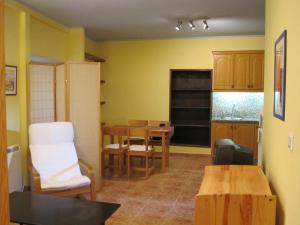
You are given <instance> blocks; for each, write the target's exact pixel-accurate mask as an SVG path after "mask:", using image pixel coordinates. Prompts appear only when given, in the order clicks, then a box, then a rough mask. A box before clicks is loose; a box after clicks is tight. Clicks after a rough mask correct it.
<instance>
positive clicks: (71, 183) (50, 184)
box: [41, 176, 91, 191]
mask: <svg viewBox="0 0 300 225" xmlns="http://www.w3.org/2000/svg"><path fill="white" fill-rule="evenodd" d="M89 184H91V180H90V179H89V178H88V177H87V176H76V177H73V178H71V179H68V180H58V179H55V178H52V179H48V180H45V181H42V182H41V188H42V190H57V191H61V190H67V189H71V188H79V187H83V186H87V185H89Z"/></svg>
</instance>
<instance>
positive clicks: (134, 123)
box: [128, 120, 148, 126]
mask: <svg viewBox="0 0 300 225" xmlns="http://www.w3.org/2000/svg"><path fill="white" fill-rule="evenodd" d="M128 125H130V126H148V120H128Z"/></svg>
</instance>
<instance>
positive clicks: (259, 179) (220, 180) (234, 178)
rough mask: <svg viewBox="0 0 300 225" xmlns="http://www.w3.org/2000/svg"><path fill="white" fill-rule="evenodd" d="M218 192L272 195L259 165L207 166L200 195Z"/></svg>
mask: <svg viewBox="0 0 300 225" xmlns="http://www.w3.org/2000/svg"><path fill="white" fill-rule="evenodd" d="M216 194H220V195H222V194H233V195H234V194H250V195H265V196H271V195H272V193H271V190H270V187H269V184H268V181H267V178H266V177H265V175H264V173H263V171H262V170H261V168H260V167H258V166H239V165H225V166H207V167H205V174H204V178H203V181H202V184H201V187H200V190H199V193H198V195H216Z"/></svg>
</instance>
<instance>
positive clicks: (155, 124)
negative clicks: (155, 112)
mask: <svg viewBox="0 0 300 225" xmlns="http://www.w3.org/2000/svg"><path fill="white" fill-rule="evenodd" d="M148 126H152V127H170V126H171V123H170V121H159V120H149V122H148Z"/></svg>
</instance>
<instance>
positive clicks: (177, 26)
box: [175, 20, 182, 31]
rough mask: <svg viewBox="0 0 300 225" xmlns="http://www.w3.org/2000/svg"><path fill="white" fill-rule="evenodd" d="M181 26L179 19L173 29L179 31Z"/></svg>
mask: <svg viewBox="0 0 300 225" xmlns="http://www.w3.org/2000/svg"><path fill="white" fill-rule="evenodd" d="M181 27H182V21H180V20H179V21H178V23H177V25H176V27H175V30H177V31H179V30H180V29H181Z"/></svg>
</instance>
